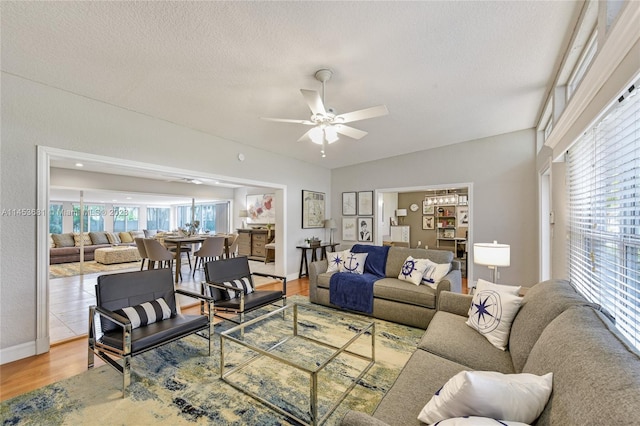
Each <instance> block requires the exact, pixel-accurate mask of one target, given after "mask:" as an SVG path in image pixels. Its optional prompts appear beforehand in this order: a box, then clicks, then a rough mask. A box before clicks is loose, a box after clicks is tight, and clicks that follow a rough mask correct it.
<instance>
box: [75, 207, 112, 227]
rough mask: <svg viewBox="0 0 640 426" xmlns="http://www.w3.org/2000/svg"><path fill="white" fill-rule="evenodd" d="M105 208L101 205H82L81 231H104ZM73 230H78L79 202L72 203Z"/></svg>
mask: <svg viewBox="0 0 640 426" xmlns="http://www.w3.org/2000/svg"><path fill="white" fill-rule="evenodd" d="M105 216H106V210H105V208H104V206H103V205H88V204H85V205H84V217H83V220H82V231H83V232H98V231H104V217H105ZM73 232H80V204H74V205H73Z"/></svg>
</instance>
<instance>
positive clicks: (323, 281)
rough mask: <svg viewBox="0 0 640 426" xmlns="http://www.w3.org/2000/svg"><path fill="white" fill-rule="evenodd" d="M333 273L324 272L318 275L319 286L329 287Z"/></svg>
mask: <svg viewBox="0 0 640 426" xmlns="http://www.w3.org/2000/svg"><path fill="white" fill-rule="evenodd" d="M331 275H333V273H327V272H325V273H322V274H319V275H318V287H320V288H326V289H329V287H330V282H331Z"/></svg>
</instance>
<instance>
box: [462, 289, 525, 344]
mask: <svg viewBox="0 0 640 426" xmlns="http://www.w3.org/2000/svg"><path fill="white" fill-rule="evenodd" d="M485 283H487V284H490V283H488V282H486V281H484V282H483V280H478V284H477V286H476V292H475V294H474V296H473V300H472V301H471V307H470V308H469V319H468V320H467V325H468V326H469V327H471V328H473V329H475V330H477V331H478V332H479V333H480V334H482V335H483V336H484V337H485V338H486V339H487V340H488V341H489V343H491V344H492V345H493V346H495V347H496V348H498V349H500V350H503V351H504V350H506V349H507V342H508V341H509V333H510V332H511V323H512V322H513V319H514V318H515V316H516V314H517V313H518V310H519V309H520V305H521V304H522V297H519V296H517V295H514V294H512V293H509V292H507V291H502V290H496V288H497V287H495V286H488V285H486V284H485Z"/></svg>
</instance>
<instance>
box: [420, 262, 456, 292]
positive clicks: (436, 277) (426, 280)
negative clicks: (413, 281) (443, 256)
mask: <svg viewBox="0 0 640 426" xmlns="http://www.w3.org/2000/svg"><path fill="white" fill-rule="evenodd" d="M450 269H451V263H435V262H434V261H432V260H430V259H427V269H425V271H424V275H423V276H422V284H426V285H428V286H430V287H433V288H436V287H438V283H439V282H440V280H442V279H443V278H444V276H445V275H447V274H448V273H449V270H450Z"/></svg>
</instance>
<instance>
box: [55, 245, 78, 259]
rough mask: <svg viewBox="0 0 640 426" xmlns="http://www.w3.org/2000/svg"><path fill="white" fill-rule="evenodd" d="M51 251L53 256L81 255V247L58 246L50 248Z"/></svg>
mask: <svg viewBox="0 0 640 426" xmlns="http://www.w3.org/2000/svg"><path fill="white" fill-rule="evenodd" d="M49 253H50V255H49V256H51V257H61V256H79V255H80V247H75V246H72V247H60V248H58V247H56V248H54V249H50V250H49Z"/></svg>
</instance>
